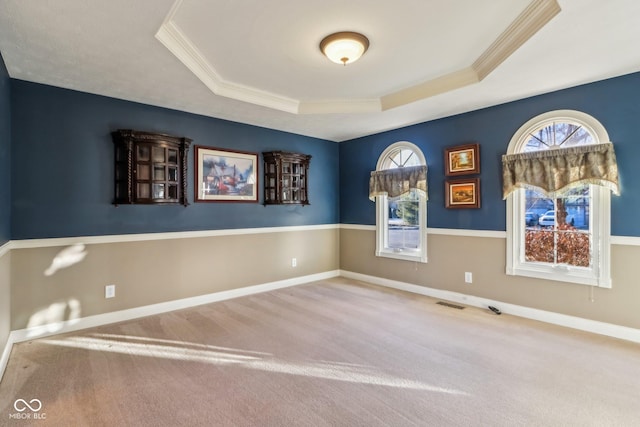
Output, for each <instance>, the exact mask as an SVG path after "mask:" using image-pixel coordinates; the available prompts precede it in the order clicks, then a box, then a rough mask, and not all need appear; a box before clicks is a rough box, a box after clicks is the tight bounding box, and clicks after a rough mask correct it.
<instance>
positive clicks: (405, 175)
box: [369, 166, 427, 201]
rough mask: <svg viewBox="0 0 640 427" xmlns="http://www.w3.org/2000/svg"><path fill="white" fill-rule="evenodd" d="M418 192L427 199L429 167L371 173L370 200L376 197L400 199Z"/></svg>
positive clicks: (411, 167)
mask: <svg viewBox="0 0 640 427" xmlns="http://www.w3.org/2000/svg"><path fill="white" fill-rule="evenodd" d="M411 190H418V191H419V192H421V193H422V194H423V195H424V197H425V198H427V167H426V166H410V167H403V168H395V169H386V170H381V171H373V172H371V177H370V178H369V199H370V200H372V201H374V200H375V199H376V196H388V197H398V196H402V195H403V194H406V193H408V192H409V191H411Z"/></svg>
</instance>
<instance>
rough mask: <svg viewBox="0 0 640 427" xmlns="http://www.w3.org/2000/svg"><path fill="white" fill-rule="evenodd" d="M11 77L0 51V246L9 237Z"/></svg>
mask: <svg viewBox="0 0 640 427" xmlns="http://www.w3.org/2000/svg"><path fill="white" fill-rule="evenodd" d="M10 89H11V79H10V78H9V73H8V72H7V68H6V67H5V65H4V59H3V58H2V54H1V53H0V246H2V245H4V244H5V243H7V242H8V241H9V240H10V237H11V91H10Z"/></svg>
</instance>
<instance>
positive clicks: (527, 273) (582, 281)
mask: <svg viewBox="0 0 640 427" xmlns="http://www.w3.org/2000/svg"><path fill="white" fill-rule="evenodd" d="M507 275H509V276H524V277H532V278H535V279H543V280H553V281H556V282H567V283H575V284H579V285H587V286H597V287H600V288H609V289H610V288H611V278H610V277H597V276H596V275H595V274H593V272H592V271H591V270H589V269H586V268H580V267H568V266H555V267H551V266H543V265H533V264H532V265H526V266H525V265H521V266H519V267H512V268H507Z"/></svg>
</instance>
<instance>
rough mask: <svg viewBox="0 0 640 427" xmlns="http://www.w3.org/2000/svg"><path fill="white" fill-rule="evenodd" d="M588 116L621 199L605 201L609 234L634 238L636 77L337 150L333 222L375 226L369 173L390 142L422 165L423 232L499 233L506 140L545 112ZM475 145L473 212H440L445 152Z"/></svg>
mask: <svg viewBox="0 0 640 427" xmlns="http://www.w3.org/2000/svg"><path fill="white" fill-rule="evenodd" d="M560 109H570V110H579V111H582V112H585V113H587V114H590V115H591V116H593V117H594V118H596V119H597V120H599V121H600V123H602V124H603V126H604V127H605V128H606V129H607V131H608V133H609V137H610V138H611V141H612V142H613V143H614V147H615V150H616V156H617V159H618V167H619V174H620V183H621V188H622V189H621V195H620V196H612V198H611V218H612V219H611V232H612V234H613V235H618V236H640V221H638V219H637V218H638V213H639V212H640V190H639V189H640V173H638V161H637V160H638V159H640V127H639V126H638V119H639V118H640V73H634V74H629V75H626V76H622V77H617V78H613V79H608V80H604V81H600V82H596V83H591V84H587V85H583V86H578V87H574V88H570V89H565V90H561V91H557V92H552V93H548V94H545V95H540V96H536V97H532V98H527V99H523V100H520V101H515V102H510V103H507V104H502V105H498V106H495V107H490V108H486V109H482V110H478V111H473V112H470V113H465V114H461V115H457V116H452V117H447V118H443V119H439V120H434V121H430V122H425V123H421V124H417V125H413V126H408V127H405V128H402V129H397V130H393V131H389V132H384V133H380V134H376V135H371V136H367V137H364V138H359V139H354V140H350V141H346V142H343V143H341V144H340V190H341V192H340V220H341V222H342V223H346V224H365V225H372V224H375V203H373V202H371V201H370V200H369V198H368V186H369V173H370V171H372V170H374V169H375V167H376V162H377V161H378V157H379V156H380V154H381V153H382V151H383V150H384V149H385V148H386V147H387V146H388V145H390V144H392V143H394V142H397V141H410V142H412V143H414V144H416V145H417V146H418V147H420V149H421V150H422V151H423V153H424V154H425V156H426V158H427V165H428V175H427V176H428V185H429V202H428V204H427V222H428V227H432V228H452V229H471V230H498V231H504V230H505V229H506V205H505V202H504V201H503V200H502V175H501V174H502V166H501V156H502V155H503V154H505V153H506V150H507V147H508V145H509V142H510V140H511V138H512V136H513V135H514V133H515V132H516V131H517V130H518V129H519V128H520V127H521V126H522V125H523V124H524V123H525V122H527V121H528V120H529V119H531V118H533V117H535V116H537V115H539V114H542V113H545V112H548V111H553V110H560ZM470 142H477V143H479V144H480V167H481V170H480V172H481V173H480V175H479V176H480V178H481V182H480V185H481V203H482V207H481V208H480V209H446V208H445V207H444V205H445V202H444V183H445V176H444V154H443V149H444V148H445V147H450V146H455V145H460V144H465V143H470Z"/></svg>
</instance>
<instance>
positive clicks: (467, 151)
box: [444, 144, 480, 176]
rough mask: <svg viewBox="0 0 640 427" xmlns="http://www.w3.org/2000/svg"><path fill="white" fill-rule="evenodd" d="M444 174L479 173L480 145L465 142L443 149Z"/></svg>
mask: <svg viewBox="0 0 640 427" xmlns="http://www.w3.org/2000/svg"><path fill="white" fill-rule="evenodd" d="M444 165H445V175H447V176H455V175H474V174H478V173H480V145H479V144H466V145H458V146H456V147H449V148H445V150H444Z"/></svg>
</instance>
